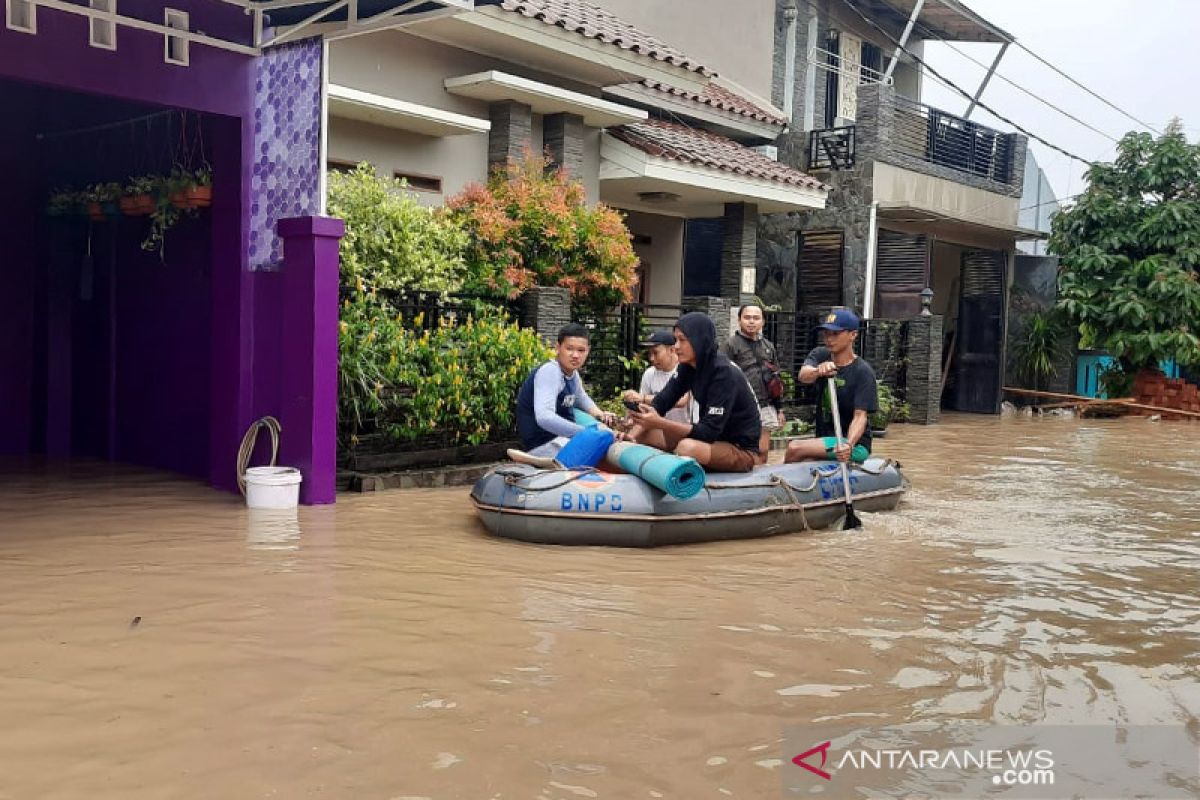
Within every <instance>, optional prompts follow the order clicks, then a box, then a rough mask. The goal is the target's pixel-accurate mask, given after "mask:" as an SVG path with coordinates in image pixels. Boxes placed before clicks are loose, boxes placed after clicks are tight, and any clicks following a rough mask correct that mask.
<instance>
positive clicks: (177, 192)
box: [167, 164, 196, 209]
mask: <svg viewBox="0 0 1200 800" xmlns="http://www.w3.org/2000/svg"><path fill="white" fill-rule="evenodd" d="M195 182H196V178H195V176H194V175H193V174H192V171H191V170H189V169H184V168H183V167H181V166H179V165H178V164H176V165H175V168H174V169H172V170H171V174H170V175H169V176H167V199H168V200H169V201H170V203H171V205H173V206H175V208H180V209H183V208H188V207H189V206H188V190H189V189H191V188H192V186H193V184H195Z"/></svg>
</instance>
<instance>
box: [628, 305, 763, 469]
mask: <svg viewBox="0 0 1200 800" xmlns="http://www.w3.org/2000/svg"><path fill="white" fill-rule="evenodd" d="M675 349H676V351H677V352H678V353H679V367H678V369H677V370H676V373H675V377H674V378H671V380H669V381H668V382H667V385H666V386H664V387H663V389H662V391H660V392H659V393H658V394H656V395H655V396H654V402H653V403H652V404H650V405H647V404H645V403H641V404H639V406H638V410H637V411H634V412H632V413H631V414H630V416H631V417H633V420H634V423H635V425H634V427H633V428H632V429H631V430H630V431H629V433H628V434H627V438H632V439H634V440H635V441H638V442H642V443H643V444H648V445H651V446H653V447H658V448H659V449H661V450H668V451H674V453H675V454H676V455H680V456H690V457H691V458H694V459H696V461H698V462H700V464H701V465H702V466H704V467H706V468H708V469H710V470H713V471H714V472H749V471H750V470H751V469H753V468H754V465H755V463H757V460H758V439H759V436H760V435H761V434H762V420H761V418H760V416H759V413H758V401H757V400H756V399H755V398H754V390H752V389H751V388H750V384H749V383H748V382H747V381H746V376H745V375H744V374H743V373H742V371H741V370H740V369H738V368H737V367H735V366H734V365H733V364H732V363H731V362H730V361H729V359H728V358H726V357H725V356H723V355H721V354H720V352H719V351H718V347H717V327H716V326H715V325H714V324H713V321H712V320H711V319H709V317H708V315H707V314H702V313H699V312H692V313H689V314H684V315H683V316H682V317H680V318H679V321H678V322H676V323H675ZM689 391H690V392H691V393H692V397H693V398H695V400H696V403H698V404H699V406H700V421H699V422H697V423H695V424H689V423H686V422H675V421H673V420H669V419H666V417H665V416H664V415H665V414H666V413H667V412H668V411H670V410H671V409H672V408H674V407H675V403H676V402H678V401H679V399H680V398H681V397H683V396H684V394H686V393H687V392H689Z"/></svg>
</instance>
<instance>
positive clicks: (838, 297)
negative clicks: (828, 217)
mask: <svg viewBox="0 0 1200 800" xmlns="http://www.w3.org/2000/svg"><path fill="white" fill-rule="evenodd" d="M843 241H844V234H843V233H842V231H805V232H804V233H802V234H800V252H799V254H798V255H797V257H796V308H798V309H799V310H801V311H814V310H823V309H826V308H831V307H833V306H840V305H841V304H842V244H843Z"/></svg>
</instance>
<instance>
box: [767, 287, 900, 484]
mask: <svg viewBox="0 0 1200 800" xmlns="http://www.w3.org/2000/svg"><path fill="white" fill-rule="evenodd" d="M858 328H859V319H858V316H857V315H856V314H855V313H854V312H853V311H851V310H850V309H848V308H835V309H833V310H832V311H830V312H829V313H828V314H826V315H825V316H824V317H823V318H822V320H821V324H820V325H818V326H817V329H818V330H819V331H821V339H822V340H823V341H824V342H825V344H824V346H821V347H815V348H813V351H812V352H811V353H809V354H808V357H807V358H806V359H804V366H802V367H801V368H800V374H799V376H798V377H799V378H800V382H801V383H806V384H811V383H814V382H815V381H817V380H819V379H822V378H833V380H834V385H835V386H836V387H837V400H838V403H837V405H838V411H839V412H840V413H839V417H840V421H841V429H842V431H844V433H845V439H843V440H842V441H840V442H839V441H838V439H837V436H836V435H835V430H834V425H833V412H832V409H831V407H830V403H829V394H828V390H827V389H825V388H824V387H822V391H821V392H820V395H819V397H820V398H821V399H820V401H819V402H818V403H817V420H816V422H817V432H816V433H817V435H816V438H814V439H801V440H799V441H793V442H791V443H790V444H788V449H787V453H786V454H785V455H784V457H783V460H784V461H785V462H792V461H807V460H812V459H823V458H831V459H832V458H836V459H837V460H838V461H849V460H851V459H853V460H854V461H857V462H862V461H866V459H867V456H868V455H870V453H871V426H870V424H869V418H870V416H871V414H872V413H873V412H875V411H877V410H878V409H879V391H878V387H877V385H876V382H875V370H873V369H871V365H870V364H868V363H867V362H866V361H864V360H863V359H861V358H859V357H858V355H856V354H855V352H854V340H855V339H857V338H858Z"/></svg>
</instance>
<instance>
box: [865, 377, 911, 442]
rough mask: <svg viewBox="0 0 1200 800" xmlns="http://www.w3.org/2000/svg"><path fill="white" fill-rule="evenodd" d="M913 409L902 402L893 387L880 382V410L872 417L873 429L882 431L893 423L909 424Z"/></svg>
mask: <svg viewBox="0 0 1200 800" xmlns="http://www.w3.org/2000/svg"><path fill="white" fill-rule="evenodd" d="M911 415H912V408H911V407H910V406H909V405H908V403H902V402H900V400H899V398H897V397H896V394H895V392H893V391H892V387H891V386H889V385H887V384H886V383H884V382H883V381H880V382H879V410H878V411H876V412H875V413H874V414H872V415H871V418H870V420H869V422H870V425H871V429H872V430H876V431H881V430H883V429H885V428H887V426H888V425H889V424H891V423H893V422H908V420H909V418H910V416H911Z"/></svg>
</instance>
